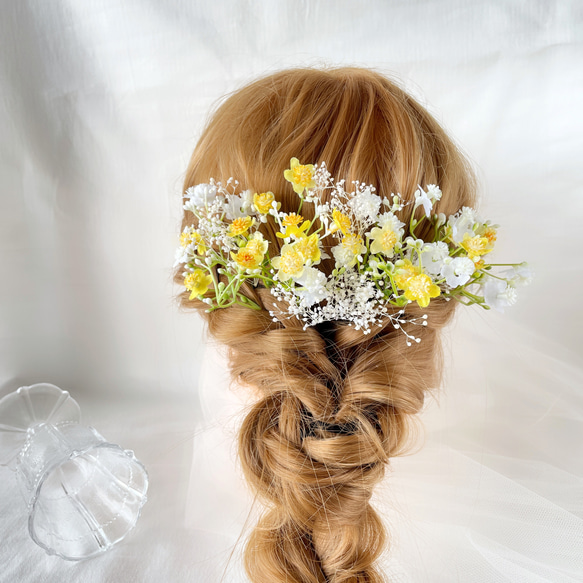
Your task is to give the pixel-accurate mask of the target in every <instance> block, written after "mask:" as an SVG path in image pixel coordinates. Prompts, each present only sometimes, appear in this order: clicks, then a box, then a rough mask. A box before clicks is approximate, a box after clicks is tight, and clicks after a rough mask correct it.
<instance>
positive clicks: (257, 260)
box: [231, 232, 269, 270]
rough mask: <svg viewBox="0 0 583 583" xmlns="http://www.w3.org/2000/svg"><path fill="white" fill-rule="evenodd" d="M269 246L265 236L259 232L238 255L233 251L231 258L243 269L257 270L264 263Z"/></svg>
mask: <svg viewBox="0 0 583 583" xmlns="http://www.w3.org/2000/svg"><path fill="white" fill-rule="evenodd" d="M268 245H269V243H268V242H267V241H265V240H264V239H263V235H262V234H261V233H259V232H257V233H254V234H253V237H252V238H251V239H249V241H247V244H246V245H245V246H244V247H241V248H240V249H239V250H238V251H237V253H234V252H233V251H231V257H232V258H233V260H234V261H235V263H236V264H237V265H238V266H239V267H240V268H242V269H249V270H251V269H257V268H259V266H260V265H261V264H262V263H263V258H264V256H265V252H266V251H267V247H268Z"/></svg>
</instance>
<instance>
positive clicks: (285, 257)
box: [271, 244, 306, 281]
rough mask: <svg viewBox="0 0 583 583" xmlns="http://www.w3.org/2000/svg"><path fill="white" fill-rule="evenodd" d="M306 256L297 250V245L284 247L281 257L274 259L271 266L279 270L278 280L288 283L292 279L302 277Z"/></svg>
mask: <svg viewBox="0 0 583 583" xmlns="http://www.w3.org/2000/svg"><path fill="white" fill-rule="evenodd" d="M305 262H306V260H305V259H304V256H303V255H302V254H301V253H300V252H299V251H298V250H297V249H296V248H295V245H290V244H288V245H284V246H283V247H282V248H281V256H280V257H274V258H273V260H272V261H271V264H272V265H273V267H275V269H277V270H278V272H277V278H278V279H279V280H280V281H287V280H288V279H290V278H291V277H300V275H302V273H303V272H304V264H305Z"/></svg>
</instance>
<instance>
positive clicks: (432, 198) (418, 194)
mask: <svg viewBox="0 0 583 583" xmlns="http://www.w3.org/2000/svg"><path fill="white" fill-rule="evenodd" d="M414 196H415V208H417V207H418V206H423V210H424V211H425V215H426V216H427V218H429V217H430V216H431V209H432V208H433V204H434V203H435V202H437V201H438V200H439V199H440V198H441V190H440V189H439V188H438V187H437V186H436V185H435V184H429V185H427V191H425V190H423V189H422V188H421V187H420V186H419V188H418V189H417V190H416V191H415V195H414Z"/></svg>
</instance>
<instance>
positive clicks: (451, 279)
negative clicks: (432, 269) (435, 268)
mask: <svg viewBox="0 0 583 583" xmlns="http://www.w3.org/2000/svg"><path fill="white" fill-rule="evenodd" d="M474 271H476V266H475V265H474V262H473V261H472V260H471V259H470V258H469V257H446V258H445V260H444V262H443V267H442V269H441V275H442V276H443V277H445V283H447V285H449V287H452V288H454V287H459V286H462V285H465V284H466V283H468V281H470V278H471V277H472V274H473V273H474Z"/></svg>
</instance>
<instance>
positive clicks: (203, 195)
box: [184, 184, 217, 210]
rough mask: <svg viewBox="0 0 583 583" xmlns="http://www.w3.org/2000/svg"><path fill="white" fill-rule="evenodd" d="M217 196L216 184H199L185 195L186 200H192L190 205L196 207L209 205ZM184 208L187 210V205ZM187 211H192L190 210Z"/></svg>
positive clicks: (189, 189)
mask: <svg viewBox="0 0 583 583" xmlns="http://www.w3.org/2000/svg"><path fill="white" fill-rule="evenodd" d="M216 195H217V187H216V186H215V185H214V184H197V185H196V186H191V187H190V188H188V189H187V190H186V192H185V193H184V196H185V198H188V199H190V200H189V203H190V205H193V206H195V207H203V206H205V205H206V204H207V203H209V202H212V200H213V199H214V198H215V196H216ZM189 203H186V204H189ZM184 208H186V205H185V207H184ZM187 210H191V209H190V208H189V209H187Z"/></svg>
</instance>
